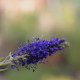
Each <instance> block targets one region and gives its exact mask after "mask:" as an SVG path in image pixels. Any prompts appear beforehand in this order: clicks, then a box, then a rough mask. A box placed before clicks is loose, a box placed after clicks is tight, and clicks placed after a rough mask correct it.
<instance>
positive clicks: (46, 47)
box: [11, 37, 66, 69]
mask: <svg viewBox="0 0 80 80" xmlns="http://www.w3.org/2000/svg"><path fill="white" fill-rule="evenodd" d="M65 42H66V39H65V38H63V39H59V38H52V39H51V40H40V39H39V38H37V37H35V38H34V39H32V40H31V41H30V40H28V42H26V43H27V44H26V45H25V46H22V43H21V45H20V48H19V49H18V51H16V54H12V57H13V58H14V60H15V61H12V62H13V63H14V64H15V62H16V63H17V64H16V65H15V66H20V65H21V66H25V67H27V68H28V69H30V67H29V66H30V65H31V64H32V65H37V63H38V62H39V61H41V62H42V60H43V59H46V58H47V57H48V56H51V55H52V54H54V53H56V51H58V50H63V49H64V48H65V47H66V46H65ZM16 57H17V58H16ZM15 58H16V59H15ZM15 66H13V65H12V66H11V67H12V68H15ZM33 67H34V66H33Z"/></svg>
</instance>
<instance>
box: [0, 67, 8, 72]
mask: <svg viewBox="0 0 80 80" xmlns="http://www.w3.org/2000/svg"><path fill="white" fill-rule="evenodd" d="M7 69H8V67H7V68H5V69H0V71H5V70H7Z"/></svg>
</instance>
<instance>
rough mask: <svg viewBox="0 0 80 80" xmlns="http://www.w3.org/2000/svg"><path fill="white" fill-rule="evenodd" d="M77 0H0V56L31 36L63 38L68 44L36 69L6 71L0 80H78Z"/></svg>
mask: <svg viewBox="0 0 80 80" xmlns="http://www.w3.org/2000/svg"><path fill="white" fill-rule="evenodd" d="M79 35H80V0H1V1H0V57H3V56H4V57H5V56H7V55H8V53H9V52H10V51H11V52H12V53H15V51H16V50H17V47H18V46H19V44H20V42H21V41H22V42H23V45H25V41H27V40H28V39H29V40H31V39H32V38H33V37H40V38H41V37H42V36H43V38H44V39H51V38H52V37H59V38H63V37H64V38H66V40H67V41H68V42H70V47H69V48H67V49H65V50H64V51H59V52H57V53H56V54H54V55H53V56H52V57H48V58H47V60H48V63H46V64H45V65H44V64H39V65H38V67H37V68H38V69H36V71H35V72H33V71H32V70H30V71H28V70H27V69H25V68H21V69H20V71H17V70H16V69H14V70H11V69H10V70H8V71H7V72H5V74H4V76H3V78H4V79H2V78H0V80H80V37H79Z"/></svg>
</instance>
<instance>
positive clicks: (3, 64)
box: [0, 63, 8, 66]
mask: <svg viewBox="0 0 80 80" xmlns="http://www.w3.org/2000/svg"><path fill="white" fill-rule="evenodd" d="M5 65H8V63H2V64H0V66H5Z"/></svg>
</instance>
